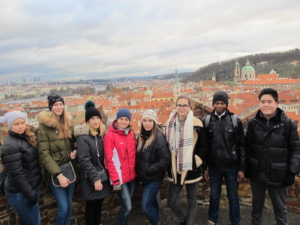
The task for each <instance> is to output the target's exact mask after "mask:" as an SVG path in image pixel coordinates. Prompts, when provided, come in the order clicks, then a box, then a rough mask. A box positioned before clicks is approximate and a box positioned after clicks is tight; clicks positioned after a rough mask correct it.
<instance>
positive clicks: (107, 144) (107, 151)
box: [104, 121, 136, 185]
mask: <svg viewBox="0 0 300 225" xmlns="http://www.w3.org/2000/svg"><path fill="white" fill-rule="evenodd" d="M115 124H116V121H114V122H113V123H112V124H111V125H110V127H109V130H108V132H107V134H106V135H105V137H104V157H105V163H106V168H107V170H108V173H109V176H110V179H111V182H112V185H118V184H126V183H128V182H130V181H132V180H133V179H134V178H135V177H136V172H135V158H136V140H135V136H134V132H133V130H130V131H129V133H128V134H127V135H125V133H124V131H123V130H119V129H117V128H115Z"/></svg>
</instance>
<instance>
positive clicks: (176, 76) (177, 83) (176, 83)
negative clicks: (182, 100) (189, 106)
mask: <svg viewBox="0 0 300 225" xmlns="http://www.w3.org/2000/svg"><path fill="white" fill-rule="evenodd" d="M174 86H176V87H178V86H179V82H178V73H177V68H176V70H175V85H174Z"/></svg>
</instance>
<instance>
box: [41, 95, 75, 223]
mask: <svg viewBox="0 0 300 225" xmlns="http://www.w3.org/2000/svg"><path fill="white" fill-rule="evenodd" d="M48 101H49V109H50V111H44V112H41V113H40V114H39V115H38V121H39V130H38V135H37V138H38V150H39V158H40V161H41V163H42V164H43V166H44V167H45V169H46V171H47V172H48V173H49V174H50V175H52V176H53V177H56V178H57V179H58V181H59V183H60V187H57V186H54V185H53V184H52V182H50V187H51V189H52V192H53V193H54V196H55V198H56V202H57V205H58V210H57V216H56V224H70V220H71V212H72V196H73V192H74V187H75V182H73V183H70V181H69V180H68V179H67V178H66V177H65V176H64V174H63V173H62V170H61V168H60V167H59V166H60V165H62V164H66V163H68V162H69V161H71V160H72V161H73V160H74V159H75V158H76V154H77V151H76V150H75V148H76V146H75V138H73V122H72V116H71V115H70V114H69V113H68V112H67V111H66V110H65V105H64V99H63V98H62V97H61V96H59V95H57V94H51V95H50V96H49V97H48ZM66 202H67V204H66Z"/></svg>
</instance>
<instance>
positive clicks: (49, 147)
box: [37, 111, 76, 177]
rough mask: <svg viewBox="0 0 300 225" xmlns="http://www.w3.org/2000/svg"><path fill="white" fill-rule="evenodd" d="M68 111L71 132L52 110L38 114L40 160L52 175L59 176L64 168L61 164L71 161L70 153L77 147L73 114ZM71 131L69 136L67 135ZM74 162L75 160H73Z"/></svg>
mask: <svg viewBox="0 0 300 225" xmlns="http://www.w3.org/2000/svg"><path fill="white" fill-rule="evenodd" d="M64 113H66V123H67V127H68V130H69V132H67V131H66V130H63V128H62V127H61V126H60V122H58V121H57V120H56V118H55V116H54V115H53V113H52V112H51V111H44V112H41V113H40V114H39V115H38V121H39V127H38V129H39V130H38V134H37V138H38V150H39V157H40V161H41V163H42V164H43V166H44V167H45V169H46V170H47V171H48V172H49V173H50V174H51V175H52V176H55V177H56V176H58V175H59V174H60V173H61V172H62V170H61V169H60V167H59V165H62V164H65V163H68V162H69V161H70V153H71V151H73V149H74V148H76V145H75V138H74V137H73V135H72V134H73V126H72V116H71V115H70V114H69V113H68V112H67V111H64ZM67 133H69V136H68V135H66V134H67ZM72 162H73V163H74V162H75V160H72Z"/></svg>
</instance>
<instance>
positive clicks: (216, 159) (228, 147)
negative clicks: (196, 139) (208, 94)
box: [203, 110, 246, 172]
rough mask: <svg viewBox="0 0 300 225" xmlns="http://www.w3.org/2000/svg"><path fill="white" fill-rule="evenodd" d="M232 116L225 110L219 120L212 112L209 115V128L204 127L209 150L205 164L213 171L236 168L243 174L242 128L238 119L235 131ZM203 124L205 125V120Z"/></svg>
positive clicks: (243, 147) (243, 148) (244, 151)
mask: <svg viewBox="0 0 300 225" xmlns="http://www.w3.org/2000/svg"><path fill="white" fill-rule="evenodd" d="M232 115H233V113H230V112H229V110H226V113H225V115H223V116H221V118H219V117H218V116H217V115H215V111H213V112H212V113H211V114H210V122H209V126H208V127H205V132H206V136H207V140H208V148H209V153H208V159H207V164H208V167H209V168H212V169H213V170H215V171H219V172H226V171H230V170H233V169H236V168H238V169H239V171H243V172H245V165H246V164H245V160H246V155H245V153H246V150H245V145H244V139H245V136H244V128H243V124H242V122H241V120H240V119H239V118H238V121H237V122H238V123H237V124H238V128H237V130H235V128H234V127H233V123H232V118H231V116H232ZM203 123H204V124H205V119H204V120H203ZM205 169H206V168H205Z"/></svg>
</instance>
